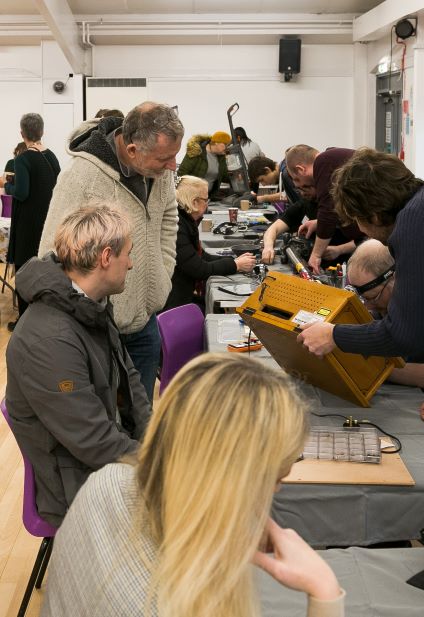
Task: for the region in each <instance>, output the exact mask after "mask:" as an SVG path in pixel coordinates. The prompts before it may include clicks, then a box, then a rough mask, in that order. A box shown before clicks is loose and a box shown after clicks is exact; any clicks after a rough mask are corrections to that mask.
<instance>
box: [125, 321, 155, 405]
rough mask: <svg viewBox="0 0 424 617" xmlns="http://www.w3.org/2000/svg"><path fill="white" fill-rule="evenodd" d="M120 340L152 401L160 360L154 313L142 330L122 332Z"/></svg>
mask: <svg viewBox="0 0 424 617" xmlns="http://www.w3.org/2000/svg"><path fill="white" fill-rule="evenodd" d="M121 336H122V341H123V343H124V345H125V347H126V348H127V351H128V353H129V355H130V357H131V360H132V361H133V363H134V366H135V368H136V369H137V371H138V372H139V373H140V379H141V383H142V384H143V386H144V388H145V390H146V393H147V396H148V397H149V400H150V402H153V390H154V388H155V381H156V376H157V372H158V368H159V362H160V347H161V342H160V334H159V329H158V323H157V319H156V315H152V316H151V317H150V319H149V321H148V322H147V323H146V325H145V326H144V328H143V329H142V330H139V332H133V333H132V334H122V335H121Z"/></svg>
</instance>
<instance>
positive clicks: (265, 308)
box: [237, 272, 404, 407]
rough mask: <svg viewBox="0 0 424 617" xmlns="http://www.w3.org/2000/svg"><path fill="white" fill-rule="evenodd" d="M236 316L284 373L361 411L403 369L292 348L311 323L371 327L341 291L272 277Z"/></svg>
mask: <svg viewBox="0 0 424 617" xmlns="http://www.w3.org/2000/svg"><path fill="white" fill-rule="evenodd" d="M237 312H238V313H239V314H240V315H241V317H242V318H243V320H244V321H245V323H246V324H247V325H249V326H250V327H251V329H252V330H253V332H254V333H255V334H256V336H257V337H258V338H259V340H260V341H261V342H262V343H263V345H264V346H265V347H266V349H267V350H268V351H269V353H270V354H271V355H272V357H273V358H274V359H275V360H276V362H278V364H279V365H280V366H281V367H282V368H284V369H285V370H286V371H287V372H288V373H290V374H291V375H293V376H294V377H297V378H299V379H303V380H304V381H306V382H308V383H311V384H313V385H314V386H318V387H319V388H322V389H323V390H327V391H328V392H331V393H333V394H336V395H337V396H340V397H342V398H344V399H346V400H348V401H352V402H353V403H355V404H357V405H361V406H362V407H369V405H370V403H369V401H370V399H371V397H372V396H373V395H374V394H375V392H376V390H377V389H378V387H379V386H380V385H381V384H382V383H383V381H384V380H385V379H386V378H387V376H388V375H389V374H390V373H391V371H392V369H393V368H394V367H395V366H396V367H402V366H404V362H403V360H402V359H401V358H383V357H381V356H368V357H365V356H362V355H359V354H351V353H344V352H342V351H340V350H339V349H335V350H334V351H333V352H332V353H329V354H327V355H326V356H325V357H324V358H323V359H319V358H317V357H316V356H314V355H313V354H312V353H310V352H309V351H307V349H306V348H305V347H304V346H303V345H300V344H299V343H297V342H296V337H297V335H298V334H299V331H300V330H299V324H300V323H302V322H303V321H307V320H308V319H309V318H310V319H314V318H316V317H318V319H321V320H322V321H328V322H330V323H333V324H338V323H343V324H362V323H367V322H370V321H372V317H371V315H370V314H369V312H368V311H367V309H366V308H365V307H364V306H363V304H362V303H361V301H360V300H359V298H358V297H357V296H356V294H354V293H352V292H350V291H345V290H344V289H337V288H335V287H330V286H328V285H321V284H319V283H316V282H313V281H307V280H304V279H301V278H299V277H296V276H291V275H288V274H281V273H279V272H272V273H271V274H269V275H268V276H267V277H266V278H265V279H264V281H263V283H262V284H261V285H260V286H259V287H258V288H257V289H256V291H254V293H253V294H252V295H251V296H249V298H247V300H246V301H245V302H244V304H243V305H242V306H241V307H239V308H237ZM312 314H313V315H312Z"/></svg>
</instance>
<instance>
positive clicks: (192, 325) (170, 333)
mask: <svg viewBox="0 0 424 617" xmlns="http://www.w3.org/2000/svg"><path fill="white" fill-rule="evenodd" d="M158 326H159V332H160V336H161V339H162V370H161V377H160V389H159V392H160V393H162V392H163V390H164V389H165V388H166V386H167V385H168V383H169V382H170V381H171V379H172V378H173V376H174V375H175V373H177V372H178V371H179V370H180V368H181V367H182V366H184V364H186V363H187V362H188V361H189V360H191V359H192V358H194V357H195V356H198V355H199V354H201V353H202V352H203V351H204V326H205V318H204V315H203V313H202V311H201V310H200V308H199V307H198V306H197V305H196V304H184V305H183V306H177V307H176V308H173V309H169V311H165V312H164V313H161V314H160V315H159V316H158Z"/></svg>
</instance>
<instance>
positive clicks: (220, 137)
mask: <svg viewBox="0 0 424 617" xmlns="http://www.w3.org/2000/svg"><path fill="white" fill-rule="evenodd" d="M211 141H212V142H213V143H215V144H229V143H230V142H231V137H230V135H228V133H224V131H216V133H214V134H213V135H212V137H211Z"/></svg>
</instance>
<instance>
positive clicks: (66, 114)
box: [0, 41, 82, 173]
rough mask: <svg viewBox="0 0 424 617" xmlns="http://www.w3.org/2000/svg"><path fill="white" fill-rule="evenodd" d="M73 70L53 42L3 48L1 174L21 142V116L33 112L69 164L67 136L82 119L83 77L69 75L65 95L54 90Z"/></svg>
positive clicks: (46, 136) (51, 145)
mask: <svg viewBox="0 0 424 617" xmlns="http://www.w3.org/2000/svg"><path fill="white" fill-rule="evenodd" d="M71 71H72V69H71V67H70V66H69V64H68V62H67V61H66V59H65V57H64V55H63V53H62V51H61V50H60V48H59V46H58V45H57V44H56V43H55V42H54V41H45V42H43V43H42V45H40V46H27V47H25V46H22V47H0V100H1V109H2V120H3V122H2V138H1V140H0V173H1V171H2V170H3V168H4V166H5V164H6V162H7V160H8V159H10V158H12V152H13V149H14V147H15V146H16V144H17V143H18V142H19V141H22V138H21V135H20V129H19V121H20V118H21V116H22V115H23V114H25V113H30V112H34V113H39V114H41V115H42V116H43V118H44V125H45V128H44V138H43V142H44V143H45V145H46V146H47V147H49V148H51V149H52V150H53V152H54V153H55V154H56V156H57V157H58V159H59V162H60V164H61V165H62V166H63V165H66V162H67V160H68V156H67V154H66V153H65V141H66V138H67V136H68V134H69V133H70V131H71V129H72V127H73V126H74V125H75V124H76V123H79V122H80V121H81V120H82V79H81V76H80V75H76V76H75V77H73V78H70V79H69V81H68V82H67V84H66V89H65V91H64V93H63V94H57V93H55V92H54V90H53V87H52V86H53V82H54V81H57V80H60V81H64V82H65V81H66V80H67V78H68V76H69V73H70V72H71Z"/></svg>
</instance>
